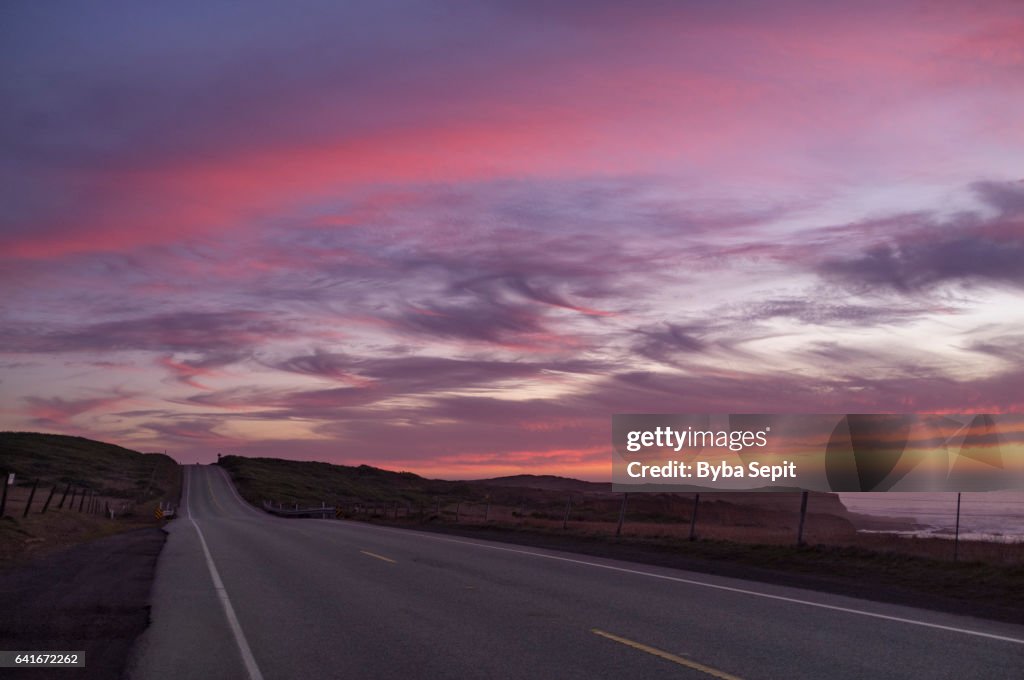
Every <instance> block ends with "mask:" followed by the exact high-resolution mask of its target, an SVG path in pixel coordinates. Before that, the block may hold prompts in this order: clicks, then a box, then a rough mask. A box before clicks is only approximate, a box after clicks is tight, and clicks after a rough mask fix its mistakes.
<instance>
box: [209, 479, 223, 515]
mask: <svg viewBox="0 0 1024 680" xmlns="http://www.w3.org/2000/svg"><path fill="white" fill-rule="evenodd" d="M206 488H207V490H208V491H209V492H210V500H212V501H213V504H214V505H216V506H217V509H218V510H220V513H221V514H222V515H223V514H225V512H224V508H222V507H220V503H219V502H218V501H217V497H216V496H215V495H214V494H213V484H212V483H211V482H210V475H206Z"/></svg>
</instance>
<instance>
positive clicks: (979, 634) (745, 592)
mask: <svg viewBox="0 0 1024 680" xmlns="http://www.w3.org/2000/svg"><path fill="white" fill-rule="evenodd" d="M314 521H318V520H314ZM319 521H322V522H329V523H330V524H333V525H336V526H337V525H339V522H338V521H337V520H334V521H333V522H331V521H330V520H319ZM345 526H352V527H359V528H365V529H370V530H377V531H379V530H380V529H385V530H387V531H395V532H402V534H403V535H407V536H408V535H411V536H418V537H420V538H428V539H431V540H435V541H445V542H447V543H461V544H462V545H471V546H475V547H477V548H486V549H488V550H500V551H502V552H511V553H518V554H520V555H530V556H531V557H540V558H542V559H545V560H555V561H557V562H569V563H571V564H582V565H585V566H588V567H596V568H597V569H607V570H609V571H617V572H620V573H623V574H633V575H635V576H647V577H648V578H656V579H661V580H663V581H673V582H675V583H685V584H687V585H691V586H699V587H701V588H713V589H715V590H724V591H727V592H730V593H740V594H743V595H752V596H754V597H763V598H765V599H768V600H778V601H780V602H790V603H792V604H802V605H806V606H808V607H818V608H820V609H830V610H832V611H837V612H845V613H847V614H856V615H858V616H869V617H871V618H875V619H884V620H886V621H895V622H897V623H906V624H910V625H912V626H923V627H925V628H935V629H938V630H945V631H949V632H952V633H961V634H963V635H973V636H975V637H983V638H989V639H991V640H1000V641H1001V642H1012V643H1013V644H1017V645H1024V638H1015V637H1009V636H1006V635H995V634H994V633H984V632H982V631H980V630H971V629H969V628H958V627H956V626H945V625H942V624H939V623H929V622H927V621H918V620H916V619H907V618H903V617H902V616H890V615H889V614H878V613H876V612H869V611H864V610H863V609H853V608H851V607H840V606H838V605H834V604H824V603H822V602H812V601H811V600H801V599H799V598H795V597H785V596H783V595H772V594H770V593H761V592H758V591H756V590H747V589H746V588H736V587H734V586H723V585H719V584H717V583H707V582H705V581H695V580H693V579H688V578H681V577H679V576H669V575H667V574H656V573H654V572H650V571H641V570H639V569H627V568H625V567H616V566H613V565H611V564H601V563H600V562H588V561H587V560H578V559H573V558H571V557H561V556H559V555H548V554H545V553H539V552H534V551H532V550H519V549H517V548H506V547H504V546H499V545H487V544H485V543H476V542H474V541H464V540H460V539H457V538H448V537H446V536H433V535H430V534H426V533H423V532H419V531H413V530H402V529H392V528H390V527H370V526H366V525H361V524H359V523H358V522H348V521H346V522H345Z"/></svg>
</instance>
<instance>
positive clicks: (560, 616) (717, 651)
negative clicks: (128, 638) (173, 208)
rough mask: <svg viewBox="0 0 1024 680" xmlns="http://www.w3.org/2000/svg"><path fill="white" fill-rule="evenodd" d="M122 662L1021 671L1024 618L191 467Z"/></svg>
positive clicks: (233, 667) (662, 674)
mask: <svg viewBox="0 0 1024 680" xmlns="http://www.w3.org/2000/svg"><path fill="white" fill-rule="evenodd" d="M182 500H183V502H182V508H181V511H180V512H181V517H179V518H178V519H176V520H175V521H173V522H170V523H169V524H168V527H167V528H168V531H169V533H170V536H169V537H168V541H167V544H166V546H165V547H164V550H163V553H162V554H161V557H160V563H159V566H158V569H157V578H156V582H155V584H154V592H153V610H152V625H151V626H150V628H149V629H148V630H147V632H146V633H145V634H144V635H143V636H142V638H140V640H139V643H138V644H137V646H136V650H135V655H134V658H133V661H132V663H131V665H130V668H129V672H130V676H131V677H133V678H136V679H137V680H150V679H162V678H173V679H175V680H180V679H181V678H199V677H202V678H208V679H214V678H240V679H258V678H266V679H267V680H271V679H277V678H402V679H406V680H408V679H415V678H430V679H432V680H433V679H441V678H453V679H456V678H457V679H462V678H487V679H501V678H614V679H616V680H619V679H623V680H624V679H627V678H644V679H649V678H694V679H703V680H707V679H708V678H712V677H718V678H723V679H728V678H743V679H745V680H754V679H760V678H835V679H838V678H929V679H938V678H951V679H956V680H964V679H965V678H985V679H986V680H995V679H997V678H1014V679H1019V678H1020V677H1021V672H1022V671H1021V669H1024V627H1022V626H1015V625H1011V624H1004V623H996V622H991V621H984V620H979V619H972V618H967V617H959V616H953V615H949V614H941V613H936V612H929V611H923V610H918V609H913V608H909V607H901V606H894V605H885V604H880V603H877V602H867V601H862V600H856V599H852V598H847V597H841V596H836V595H828V594H823V593H817V592H811V591H804V590H798V589H793V588H784V587H774V586H770V585H765V584H761V583H751V582H747V581H740V580H734V579H725V578H716V577H714V576H708V575H706V574H694V573H689V572H683V571H678V570H673V569H662V568H658V567H649V566H641V565H636V564H632V563H628V562H616V561H613V560H603V559H599V558H591V557H584V556H579V555H575V554H569V553H558V552H554V551H548V550H541V549H534V548H524V547H519V546H513V545H508V544H501V543H491V542H486V541H478V540H467V539H462V538H454V537H448V536H440V535H434V534H430V533H424V532H417V531H408V530H401V529H391V528H384V527H376V526H371V525H367V524H362V523H358V522H346V521H336V520H287V519H280V518H276V517H271V516H268V515H266V514H264V513H263V512H260V511H258V510H256V509H254V508H252V507H251V506H249V505H248V504H246V503H244V502H243V501H242V500H241V499H240V498H239V497H238V495H237V493H236V492H235V490H234V487H233V486H232V485H231V483H230V482H229V481H228V477H227V475H226V473H225V472H224V471H223V470H221V469H220V468H218V467H216V466H188V467H186V468H185V489H184V493H183V499H182Z"/></svg>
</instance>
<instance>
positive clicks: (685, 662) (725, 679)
mask: <svg viewBox="0 0 1024 680" xmlns="http://www.w3.org/2000/svg"><path fill="white" fill-rule="evenodd" d="M590 632H591V633H593V634H594V635H600V636H601V637H603V638H608V639H609V640H614V641H615V642H619V643H621V644H624V645H626V646H627V647H632V648H633V649H639V650H640V651H641V652H647V653H648V654H653V655H654V656H657V657H660V658H662V659H665V660H666V661H671V662H672V663H677V664H679V665H680V666H686V667H687V668H692V669H693V670H695V671H700V672H701V673H707V674H708V675H710V676H711V677H714V678H719V679H720V680H742V679H741V678H739V677H737V676H735V675H730V674H728V673H726V672H725V671H720V670H718V669H717V668H712V667H711V666H705V665H704V664H702V663H697V662H696V661H690V660H689V659H684V658H683V657H681V656H676V655H675V654H670V653H668V652H666V651H663V650H661V649H658V648H656V647H651V646H650V645H645V644H643V643H642V642H634V641H633V640H629V639H627V638H624V637H619V636H618V635H613V634H612V633H607V632H605V631H603V630H600V629H599V628H591V629H590Z"/></svg>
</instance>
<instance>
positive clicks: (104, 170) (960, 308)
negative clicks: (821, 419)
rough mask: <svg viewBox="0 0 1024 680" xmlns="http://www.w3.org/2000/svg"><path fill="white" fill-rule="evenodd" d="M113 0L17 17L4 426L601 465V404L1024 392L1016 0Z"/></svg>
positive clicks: (607, 455)
mask: <svg viewBox="0 0 1024 680" xmlns="http://www.w3.org/2000/svg"><path fill="white" fill-rule="evenodd" d="M110 7H111V6H110V5H106V4H105V3H100V4H98V5H89V6H76V7H65V8H62V9H61V11H60V12H52V11H50V9H49V8H47V7H45V6H42V5H20V6H16V7H10V8H8V9H7V11H6V12H5V21H4V22H3V23H2V25H0V54H2V56H3V58H2V59H0V88H2V89H0V92H2V94H3V100H4V101H5V103H6V106H5V107H4V110H3V111H2V112H0V118H2V119H3V122H4V125H3V130H4V132H3V133H2V134H3V137H4V139H3V146H4V148H5V150H6V151H5V154H4V155H3V160H2V161H0V168H2V173H3V177H4V182H2V183H0V192H2V193H3V197H4V200H3V202H4V205H5V207H6V208H7V209H6V210H5V214H4V215H3V216H2V217H0V281H2V285H3V290H4V292H5V296H4V303H3V305H0V328H2V330H0V374H2V377H0V430H22V431H40V430H46V431H48V432H51V433H53V434H66V435H75V436H83V437H87V438H90V439H96V440H99V441H108V442H111V443H117V444H118V445H121V446H125V447H127V448H131V449H135V450H139V451H164V450H167V451H168V453H169V455H171V456H172V457H174V458H175V460H178V461H179V462H182V463H191V462H211V460H215V459H216V455H217V453H218V452H219V453H223V454H225V455H227V454H237V455H245V456H248V457H257V456H267V457H276V458H285V459H290V460H314V461H324V462H329V463H336V464H344V465H359V464H367V465H372V466H374V467H379V468H382V469H390V470H395V471H399V470H404V471H411V472H414V473H415V474H418V475H421V476H424V477H434V478H444V479H486V478H492V477H501V476H510V475H519V474H534V475H556V476H562V477H571V478H575V479H581V480H584V481H599V482H605V481H609V480H610V479H611V458H612V447H611V437H610V431H611V424H610V421H611V416H612V415H613V414H615V413H643V412H648V413H668V412H676V413H857V412H875V413H886V412H913V413H933V412H940V413H975V412H989V413H1007V412H1015V413H1021V412H1024V392H1022V390H1021V389H1020V385H1021V384H1024V368H1022V366H1024V351H1022V349H1021V347H1022V340H1024V307H1022V306H1021V305H1020V304H1019V300H1020V296H1021V292H1022V288H1024V265H1022V264H1021V263H1022V262H1024V168H1022V166H1021V163H1020V159H1021V158H1024V127H1022V126H1021V124H1020V120H1021V112H1022V111H1024V88H1022V87H1021V83H1022V75H1024V72H1022V69H1024V50H1022V49H1021V47H1020V46H1021V45H1022V44H1024V5H1022V4H1020V3H1011V2H1005V3H1003V2H994V3H990V4H986V5H985V7H984V8H976V7H966V6H964V5H963V4H962V3H954V2H945V3H943V2H940V3H934V4H929V5H927V6H923V5H920V4H918V3H914V2H901V3H863V4H859V5H857V6H856V7H854V6H848V7H836V6H828V7H825V6H822V5H821V4H820V3H814V2H786V3H782V4H781V5H773V6H772V7H770V8H769V7H765V6H759V5H758V4H757V3H742V2H741V3H737V4H729V5H728V6H705V5H699V4H693V5H691V4H683V3H680V4H668V5H663V4H658V3H651V4H646V5H641V6H632V5H631V6H630V7H629V8H628V9H627V8H623V7H620V6H618V5H616V4H614V3H598V4H580V5H564V6H559V7H557V8H541V7H539V6H534V5H518V4H513V5H503V4H500V3H478V4H472V5H468V6H467V5H463V4H460V5H455V4H447V3H441V4H433V5H430V6H425V5H422V4H418V3H397V4H393V5H387V6H381V5H378V4H376V3H353V4H346V5H345V6H344V7H339V6H334V5H333V4H331V3H323V4H311V5H310V6H309V7H308V11H306V12H302V13H298V12H296V13H294V14H292V15H290V16H285V15H282V14H281V13H278V12H275V11H274V10H273V9H272V8H271V6H269V5H262V4H251V5H247V6H245V7H244V8H232V7H228V6H208V5H205V4H203V5H195V6H178V5H176V6H174V7H152V6H132V5H119V6H118V10H117V11H116V12H110ZM200 18H201V19H202V20H200Z"/></svg>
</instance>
